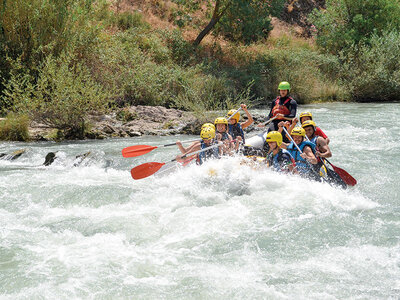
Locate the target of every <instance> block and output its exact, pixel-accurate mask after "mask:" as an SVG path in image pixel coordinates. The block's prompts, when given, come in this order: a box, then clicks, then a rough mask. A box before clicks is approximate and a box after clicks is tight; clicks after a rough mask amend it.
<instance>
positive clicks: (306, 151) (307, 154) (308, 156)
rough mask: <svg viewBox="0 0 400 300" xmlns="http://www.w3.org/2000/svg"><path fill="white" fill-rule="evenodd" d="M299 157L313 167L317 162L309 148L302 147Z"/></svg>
mask: <svg viewBox="0 0 400 300" xmlns="http://www.w3.org/2000/svg"><path fill="white" fill-rule="evenodd" d="M300 156H301V157H302V158H304V159H305V160H307V161H309V162H310V163H312V164H313V165H315V164H316V163H317V162H318V160H317V158H316V157H315V155H314V153H313V152H312V150H311V148H310V147H309V146H306V147H304V149H303V153H302V154H300Z"/></svg>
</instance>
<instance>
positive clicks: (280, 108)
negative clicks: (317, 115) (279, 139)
mask: <svg viewBox="0 0 400 300" xmlns="http://www.w3.org/2000/svg"><path fill="white" fill-rule="evenodd" d="M278 90H279V96H278V97H277V98H276V99H275V100H274V101H272V102H271V109H270V112H269V114H268V120H270V119H272V118H274V120H273V121H272V122H271V123H270V124H269V127H268V132H269V131H278V124H279V122H281V121H283V120H292V119H293V118H294V117H296V112H297V102H296V100H294V99H293V98H292V97H291V96H289V92H290V84H289V82H287V81H282V82H281V83H280V84H279V86H278ZM268 120H267V121H268ZM260 127H261V126H260ZM289 132H290V131H289ZM283 140H284V141H286V138H285V137H283Z"/></svg>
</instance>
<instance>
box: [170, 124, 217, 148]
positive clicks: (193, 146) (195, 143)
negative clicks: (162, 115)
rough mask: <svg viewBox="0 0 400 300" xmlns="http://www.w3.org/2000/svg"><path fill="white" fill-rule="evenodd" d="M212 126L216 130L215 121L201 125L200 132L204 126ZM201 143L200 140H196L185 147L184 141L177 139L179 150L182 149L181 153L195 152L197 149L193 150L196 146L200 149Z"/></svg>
mask: <svg viewBox="0 0 400 300" xmlns="http://www.w3.org/2000/svg"><path fill="white" fill-rule="evenodd" d="M207 127H210V128H212V129H213V130H214V131H215V125H214V124H213V123H204V124H203V125H201V129H200V132H202V131H203V129H204V128H207ZM199 144H200V141H196V142H193V143H192V144H191V145H189V146H188V147H186V148H185V147H183V145H182V142H181V141H176V145H177V146H178V148H179V150H180V151H181V153H189V152H190V153H191V152H194V151H196V150H193V149H194V148H196V149H197V150H199V149H198V145H199Z"/></svg>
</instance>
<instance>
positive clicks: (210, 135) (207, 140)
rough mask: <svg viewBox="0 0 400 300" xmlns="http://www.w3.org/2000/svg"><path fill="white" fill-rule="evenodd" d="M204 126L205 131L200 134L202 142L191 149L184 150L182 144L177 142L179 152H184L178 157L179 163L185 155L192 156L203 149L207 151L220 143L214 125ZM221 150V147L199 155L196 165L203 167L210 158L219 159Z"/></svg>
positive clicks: (193, 145) (196, 143) (194, 144)
mask: <svg viewBox="0 0 400 300" xmlns="http://www.w3.org/2000/svg"><path fill="white" fill-rule="evenodd" d="M211 125H212V126H210V125H207V126H204V127H203V129H202V130H201V133H200V137H201V140H200V141H196V142H194V143H193V144H191V145H190V146H189V147H187V148H184V147H183V146H182V143H181V142H179V141H178V142H176V144H177V145H178V148H179V150H180V151H181V152H182V155H178V156H177V157H176V160H177V161H182V158H181V157H182V156H184V155H188V154H189V155H190V153H192V152H195V151H198V150H201V149H205V148H208V147H210V146H213V145H215V144H216V143H218V141H217V140H216V139H215V129H214V125H213V124H211ZM219 148H221V147H214V148H211V149H208V150H205V151H203V152H200V153H198V154H197V157H196V158H197V160H196V163H197V164H199V165H201V164H203V162H204V161H206V160H207V159H209V158H219V152H220V150H219Z"/></svg>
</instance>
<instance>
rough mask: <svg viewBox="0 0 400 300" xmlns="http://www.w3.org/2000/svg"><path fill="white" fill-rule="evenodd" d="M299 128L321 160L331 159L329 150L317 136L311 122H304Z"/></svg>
mask: <svg viewBox="0 0 400 300" xmlns="http://www.w3.org/2000/svg"><path fill="white" fill-rule="evenodd" d="M301 127H303V128H304V131H305V132H306V136H307V138H308V140H309V141H310V142H311V143H313V144H314V145H315V154H316V155H317V156H319V157H322V158H328V157H332V152H331V149H330V148H329V146H328V143H327V141H326V140H325V139H324V138H323V137H321V136H318V135H317V134H316V133H317V125H316V124H315V122H314V121H312V120H307V121H304V122H303V124H302V125H301Z"/></svg>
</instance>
